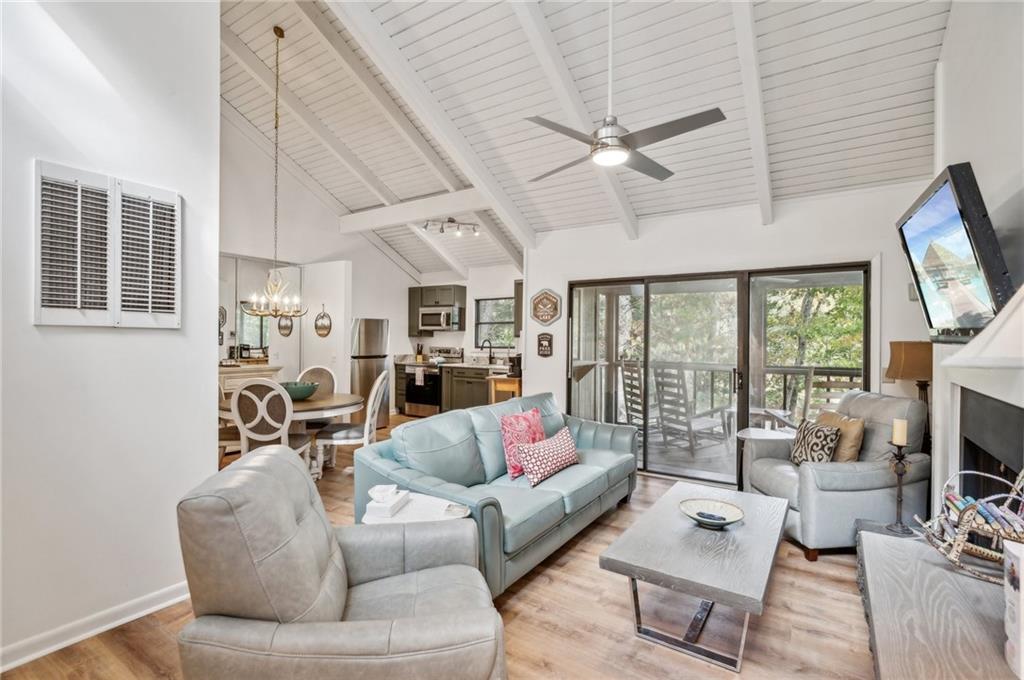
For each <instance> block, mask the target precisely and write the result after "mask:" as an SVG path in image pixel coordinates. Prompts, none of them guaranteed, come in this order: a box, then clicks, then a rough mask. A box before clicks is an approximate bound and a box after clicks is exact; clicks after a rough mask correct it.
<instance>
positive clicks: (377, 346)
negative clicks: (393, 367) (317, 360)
mask: <svg viewBox="0 0 1024 680" xmlns="http://www.w3.org/2000/svg"><path fill="white" fill-rule="evenodd" d="M387 370H389V366H388V320H387V319H353V320H352V378H351V380H352V385H351V388H350V389H351V390H352V393H353V394H359V395H362V397H363V399H365V400H366V401H367V409H368V408H369V400H370V389H371V388H372V387H373V381H374V380H376V379H377V376H378V375H380V374H381V372H382V371H387ZM403 377H404V376H403ZM391 390H392V386H391V384H390V383H389V384H388V389H387V391H386V392H385V393H384V402H383V403H382V404H381V407H380V415H379V416H377V427H378V428H381V427H387V426H388V425H390V424H391ZM367 409H363V410H362V411H359V412H358V413H353V414H352V422H354V423H362V422H365V421H366V411H367Z"/></svg>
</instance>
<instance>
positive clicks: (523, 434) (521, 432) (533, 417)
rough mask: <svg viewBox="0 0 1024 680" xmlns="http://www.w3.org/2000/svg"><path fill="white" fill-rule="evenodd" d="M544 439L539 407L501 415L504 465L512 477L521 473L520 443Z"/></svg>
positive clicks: (532, 442) (530, 442) (533, 442)
mask: <svg viewBox="0 0 1024 680" xmlns="http://www.w3.org/2000/svg"><path fill="white" fill-rule="evenodd" d="M542 439H544V425H543V424H542V423H541V421H540V409H539V408H536V407H535V408H532V409H530V410H529V411H526V412H525V413H513V414H512V415H507V416H502V417H501V444H502V446H503V447H504V449H505V467H507V468H508V476H509V477H511V478H512V479H515V478H516V477H519V476H521V475H522V474H523V466H522V465H520V464H519V456H518V455H517V454H518V450H519V445H520V444H535V443H537V442H539V441H540V440H542Z"/></svg>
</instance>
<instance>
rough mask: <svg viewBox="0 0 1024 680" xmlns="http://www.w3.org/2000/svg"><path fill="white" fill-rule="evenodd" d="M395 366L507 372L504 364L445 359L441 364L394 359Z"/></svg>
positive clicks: (507, 368) (507, 367)
mask: <svg viewBox="0 0 1024 680" xmlns="http://www.w3.org/2000/svg"><path fill="white" fill-rule="evenodd" d="M395 365H396V366H423V367H424V368H431V367H434V366H437V367H441V368H486V369H489V370H491V371H497V372H499V373H508V370H509V366H507V365H504V364H469V363H465V362H453V361H446V362H444V363H443V364H433V363H430V362H427V361H418V362H417V361H396V362H395Z"/></svg>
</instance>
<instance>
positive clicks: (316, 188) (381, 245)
mask: <svg viewBox="0 0 1024 680" xmlns="http://www.w3.org/2000/svg"><path fill="white" fill-rule="evenodd" d="M220 113H221V117H222V118H223V119H224V120H226V121H227V122H228V123H229V124H231V125H233V126H234V127H235V128H237V129H238V131H239V132H241V133H242V134H243V135H245V137H246V138H247V139H249V141H251V142H252V143H253V144H255V145H256V147H257V148H259V149H260V151H262V152H263V153H264V154H266V155H267V157H268V158H273V157H274V145H273V143H272V142H271V141H270V140H269V139H267V137H266V135H264V134H263V133H262V132H260V131H259V130H258V129H257V128H256V127H255V126H254V125H253V124H252V123H251V122H249V119H247V118H246V117H245V116H243V115H242V114H241V113H239V112H238V111H237V110H236V109H235V107H233V106H231V105H230V104H228V103H227V102H225V101H223V100H221V105H220ZM280 162H281V165H282V166H283V167H284V170H285V172H287V173H288V174H290V175H291V176H292V177H294V178H295V180H296V181H298V182H299V184H301V185H302V186H304V187H305V188H306V189H307V190H309V192H310V193H311V194H313V195H314V196H316V197H317V198H318V199H320V201H321V202H322V203H323V204H324V205H325V206H326V207H327V208H328V209H330V210H333V211H334V214H335V215H337V216H338V217H341V216H342V215H347V214H348V213H349V212H350V211H349V209H348V207H347V206H345V204H343V203H342V202H341V201H339V200H338V199H337V198H335V197H334V195H333V194H331V192H329V191H327V189H325V188H324V187H323V185H322V184H320V183H319V182H317V181H316V180H315V179H313V177H312V176H310V174H309V173H307V172H306V171H305V170H303V169H302V168H300V167H299V166H298V164H296V163H295V161H293V160H292V159H291V158H289V157H288V155H287V154H282V155H281V156H280ZM360 236H362V237H363V238H365V239H366V240H367V241H368V242H369V243H370V244H371V245H373V246H374V247H375V248H377V250H379V251H380V252H381V253H382V254H383V255H384V257H386V258H388V259H389V260H391V261H392V262H393V263H394V264H395V266H396V267H398V268H399V269H401V270H402V271H404V272H405V273H406V274H408V275H409V277H410V278H411V279H412V280H413V281H415V282H416V283H421V282H422V281H423V274H422V272H420V270H418V269H416V267H414V266H413V265H412V263H411V262H409V261H408V260H407V259H405V258H404V257H402V255H401V254H400V253H399V252H398V251H397V250H395V249H394V248H392V247H391V246H390V245H388V244H387V243H386V242H385V241H384V239H382V238H381V237H379V236H377V234H375V233H373V232H372V231H371V232H366V233H363V234H360Z"/></svg>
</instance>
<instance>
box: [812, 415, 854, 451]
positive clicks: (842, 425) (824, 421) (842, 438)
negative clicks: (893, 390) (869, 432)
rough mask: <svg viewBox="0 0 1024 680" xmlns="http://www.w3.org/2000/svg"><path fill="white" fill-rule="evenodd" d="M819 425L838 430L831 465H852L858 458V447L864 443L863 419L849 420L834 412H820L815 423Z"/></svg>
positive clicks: (847, 417)
mask: <svg viewBox="0 0 1024 680" xmlns="http://www.w3.org/2000/svg"><path fill="white" fill-rule="evenodd" d="M816 422H817V423H818V424H819V425H828V426H829V427H838V428H839V444H838V445H836V450H835V453H833V454H832V462H833V463H852V462H854V461H855V460H857V459H859V458H860V445H861V443H862V442H863V441H864V419H863V418H850V417H849V416H844V415H843V414H842V413H836V412H835V411H822V412H821V413H820V414H818V419H817V421H816Z"/></svg>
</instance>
